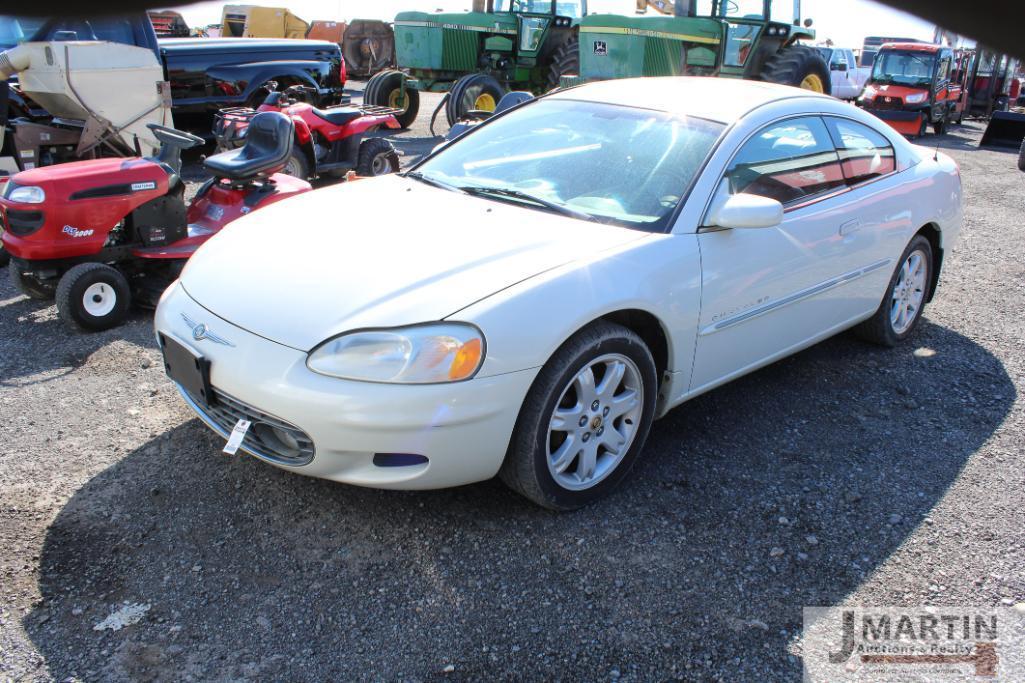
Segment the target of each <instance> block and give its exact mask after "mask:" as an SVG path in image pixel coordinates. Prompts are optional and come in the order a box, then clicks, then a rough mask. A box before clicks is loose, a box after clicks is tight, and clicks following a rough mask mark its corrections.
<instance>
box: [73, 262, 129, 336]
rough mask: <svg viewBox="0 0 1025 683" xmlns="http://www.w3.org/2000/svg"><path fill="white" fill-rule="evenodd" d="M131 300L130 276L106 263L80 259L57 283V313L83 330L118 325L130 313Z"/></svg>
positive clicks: (95, 330) (90, 330)
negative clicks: (128, 277)
mask: <svg viewBox="0 0 1025 683" xmlns="http://www.w3.org/2000/svg"><path fill="white" fill-rule="evenodd" d="M131 302H132V293H131V289H130V288H129V286H128V280H127V279H125V276H124V275H123V274H122V273H121V271H120V270H118V269H117V268H114V267H112V266H108V265H106V264H104V263H80V264H78V265H77V266H75V267H74V268H72V269H71V270H69V271H68V272H67V273H65V274H64V277H62V278H61V281H60V284H58V285H57V313H58V314H59V315H60V318H61V320H63V321H64V322H65V323H66V324H67V325H68V326H70V327H71V328H73V329H76V330H79V331H82V332H100V331H102V330H109V329H110V328H112V327H117V326H118V325H120V324H121V323H123V322H124V321H125V318H127V317H128V309H129V306H130V305H131Z"/></svg>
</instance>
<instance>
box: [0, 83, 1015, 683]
mask: <svg viewBox="0 0 1025 683" xmlns="http://www.w3.org/2000/svg"><path fill="white" fill-rule="evenodd" d="M428 101H436V100H433V99H432V98H428ZM424 109H425V113H424V116H423V117H422V119H423V120H422V121H421V123H420V124H418V126H417V128H416V129H415V130H414V131H412V132H411V133H407V134H404V135H402V136H401V137H399V138H398V140H397V142H398V144H399V146H400V148H401V149H402V151H403V152H404V154H405V155H406V157H405V158H406V161H409V160H411V159H412V158H413V157H414V156H415V155H416V154H418V153H420V152H422V151H424V150H426V149H430V148H431V147H432V146H433V144H436V140H434V139H432V138H431V137H430V136H429V134H428V133H427V132H426V119H427V116H428V115H429V113H430V111H428V110H429V109H430V107H429V105H427V104H426V103H425V107H424ZM980 134H981V128H980V127H979V126H978V124H973V125H967V126H965V127H961V128H955V129H954V131H953V133H952V134H950V135H948V136H946V137H944V138H942V139H941V140H940V141H939V142H940V144H941V146H942V147H943V148H945V149H947V150H949V151H950V152H951V153H952V154H953V155H954V157H955V158H956V159H957V160H958V162H959V163H960V164H961V168H962V171H963V175H964V181H965V186H966V191H967V202H966V203H967V225H966V228H965V232H964V241H963V243H962V245H961V246H960V247H959V248H958V249H957V250H956V251H955V252H954V253H953V254H951V255H950V256H949V257H948V261H947V265H946V269H945V271H944V276H943V282H942V286H941V289H940V292H939V295H938V298H937V300H936V301H935V302H934V303H933V305H932V306H931V307H930V308H929V309H928V310H927V319H926V320H925V321H924V323H923V325H922V326H921V328H920V331H919V332H918V333H917V335H916V336H915V338H914V339H913V340H912V342H911V343H909V344H907V345H905V346H902V347H900V348H898V349H894V350H883V349H879V348H875V347H871V346H867V345H865V344H863V343H860V342H859V341H857V340H855V339H854V338H853V337H852V336H850V335H841V336H839V337H837V338H835V339H832V340H830V341H827V342H825V343H822V344H820V345H818V346H816V347H814V348H812V349H810V350H808V351H805V352H803V353H801V354H799V355H797V356H795V357H793V358H790V359H788V360H785V361H782V362H780V363H777V364H775V365H773V366H771V367H769V368H766V369H764V370H762V371H760V372H758V373H755V374H754V375H751V376H748V377H747V378H744V379H741V380H738V381H736V382H734V383H733V384H731V385H729V386H727V387H725V388H722V389H719V390H717V391H715V392H713V393H711V394H708V395H705V396H703V397H701V398H698V399H696V400H694V401H692V402H690V403H688V404H686V405H685V406H683V407H681V408H678V409H677V410H675V411H673V412H672V413H671V414H670V415H669V416H668V417H666V418H665V419H664V420H662V421H660V422H658V423H656V425H655V427H654V429H653V431H652V435H651V439H650V441H649V444H648V447H647V449H646V452H645V457H644V458H643V461H642V463H641V464H640V465H639V466H638V468H637V470H636V471H635V472H634V475H633V476H632V478H631V479H630V480H629V481H628V482H627V484H626V485H625V486H624V487H623V488H622V489H621V491H620V492H618V493H617V494H616V495H614V496H612V497H611V498H609V499H608V500H606V501H604V502H603V503H601V504H598V505H595V506H593V507H591V508H589V509H586V510H583V511H580V512H577V513H573V514H561V515H560V514H552V513H549V512H546V511H543V510H540V509H538V508H536V507H533V506H532V505H530V504H529V503H527V502H526V501H525V500H523V499H521V498H519V497H518V496H516V495H514V494H512V493H510V492H509V491H507V490H506V489H505V488H504V487H503V486H502V485H500V484H499V483H497V482H487V483H483V484H479V485H474V486H467V487H463V488H459V489H454V490H447V491H438V492H427V493H404V492H382V491H373V490H365V489H359V488H353V487H349V486H344V485H337V484H332V483H329V482H324V481H317V480H313V479H307V478H303V477H299V476H295V475H291V474H288V473H285V472H282V471H280V470H277V469H275V468H273V467H270V466H267V465H264V464H262V463H260V462H258V461H256V460H254V459H252V458H249V457H244V456H242V457H226V456H223V455H220V454H219V449H220V445H221V444H220V442H219V441H218V439H216V438H214V436H213V435H212V434H211V433H210V432H209V431H208V430H207V429H206V428H205V427H203V426H202V425H201V424H200V423H199V421H198V420H196V419H194V418H193V417H192V414H191V413H190V412H189V410H187V409H186V407H185V406H184V404H183V403H182V402H181V401H180V400H179V399H178V397H177V395H176V394H175V392H174V391H173V390H172V388H171V386H170V385H169V383H168V381H167V380H166V379H165V377H164V375H163V373H162V370H161V365H160V362H159V356H158V352H157V350H156V348H155V346H154V342H153V339H152V332H151V327H150V318H149V316H148V315H146V314H145V313H142V312H140V313H137V314H136V315H135V316H134V318H133V319H132V321H131V322H130V324H128V325H126V326H125V327H123V328H120V329H117V330H114V331H110V332H106V333H101V334H94V335H73V334H69V333H68V332H67V331H66V330H65V329H64V328H63V327H62V326H61V324H60V323H59V321H58V320H57V319H56V315H55V310H54V308H53V307H49V306H46V305H40V304H39V303H37V302H33V301H30V300H28V299H26V298H24V297H22V296H20V295H18V294H16V293H15V292H14V290H12V289H11V287H10V286H9V285H8V284H7V278H6V277H3V278H0V330H2V336H0V547H3V548H4V549H5V550H4V552H3V553H2V554H0V578H2V580H0V680H61V681H63V680H67V679H75V680H84V681H94V680H145V681H151V680H152V681H178V680H205V681H206V680H209V681H229V680H230V681H234V680H250V679H252V680H286V679H287V680H296V681H299V680H360V679H375V680H386V679H396V680H421V681H431V680H442V679H451V680H472V679H476V680H481V679H488V680H494V679H509V680H527V679H535V680H536V679H541V678H544V679H551V680H617V679H619V680H637V681H640V680H667V679H680V680H688V681H711V680H724V681H777V680H779V681H783V680H796V679H798V678H799V676H800V660H799V659H798V658H797V657H796V656H794V655H793V654H792V653H793V652H794V639H795V638H796V636H797V635H798V634H799V631H800V628H801V608H802V607H803V606H806V605H831V604H837V603H840V602H844V601H850V602H852V603H854V602H860V603H866V604H877V605H882V604H905V605H918V604H922V603H932V604H941V605H955V604H979V605H999V604H1001V603H1002V601H1003V602H1004V603H1005V604H1007V603H1011V604H1014V603H1020V602H1022V601H1025V576H1023V569H1022V568H1023V567H1025V539H1023V536H1022V529H1023V528H1025V524H1023V523H1025V496H1023V490H1025V488H1023V484H1025V482H1023V471H1025V468H1023V467H1022V462H1021V444H1022V443H1023V440H1025V417H1023V405H1025V403H1023V401H1022V399H1021V398H1020V396H1019V394H1020V392H1021V390H1022V389H1023V384H1025V368H1023V359H1025V353H1023V351H1025V341H1023V340H1025V322H1023V317H1022V315H1021V311H1022V309H1023V308H1025V285H1023V282H1025V279H1023V275H1025V265H1023V264H1025V240H1022V236H1021V230H1022V222H1021V216H1022V210H1023V208H1025V207H1023V202H1022V194H1023V192H1022V191H1023V183H1025V175H1022V174H1020V173H1019V172H1018V171H1016V170H1015V168H1014V165H1015V159H1014V156H1013V155H1012V154H1010V153H1005V152H997V151H988V150H979V149H978V148H977V146H976V145H977V142H978V139H979V136H980ZM932 139H933V138H930V140H932ZM342 219H344V214H343V218H342ZM98 627H103V628H98Z"/></svg>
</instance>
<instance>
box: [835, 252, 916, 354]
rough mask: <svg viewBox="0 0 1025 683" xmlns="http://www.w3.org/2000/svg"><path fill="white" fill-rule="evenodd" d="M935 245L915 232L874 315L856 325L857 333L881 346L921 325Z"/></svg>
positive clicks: (899, 340)
mask: <svg viewBox="0 0 1025 683" xmlns="http://www.w3.org/2000/svg"><path fill="white" fill-rule="evenodd" d="M932 264H933V253H932V245H931V244H929V240H927V239H925V238H924V237H922V236H921V235H916V236H915V237H914V239H912V240H911V244H909V245H908V247H907V249H905V250H904V254H903V255H902V256H901V258H900V261H899V262H898V264H897V270H896V272H894V274H893V277H891V278H890V286H889V287H887V289H886V296H884V297H883V301H882V303H881V304H879V310H877V311H876V313H875V315H873V316H872V317H871V318H869V319H868V320H866V321H865V322H863V323H861V324H860V325H859V326H857V327H856V328H854V332H855V334H857V335H858V336H859V337H861V338H862V339H864V340H866V341H870V342H873V343H875V344H879V345H881V346H896V345H897V344H898V343H900V342H902V341H904V340H905V339H907V338H908V337H909V336H911V333H912V332H914V330H915V328H916V327H917V326H918V322H919V321H920V320H921V319H922V311H923V310H925V302H926V301H928V300H929V289H930V287H931V286H932Z"/></svg>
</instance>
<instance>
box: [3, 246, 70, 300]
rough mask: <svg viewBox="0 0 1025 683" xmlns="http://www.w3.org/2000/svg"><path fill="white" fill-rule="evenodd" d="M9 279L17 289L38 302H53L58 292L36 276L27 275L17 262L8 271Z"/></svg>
mask: <svg viewBox="0 0 1025 683" xmlns="http://www.w3.org/2000/svg"><path fill="white" fill-rule="evenodd" d="M5 254H6V252H5ZM7 277H8V278H9V279H10V281H11V284H12V285H14V288H15V289H17V290H18V291H19V292H21V293H22V294H24V295H25V296H27V297H28V298H30V299H35V300H36V301H51V300H53V297H54V295H55V294H56V292H57V288H56V287H54V286H53V285H52V284H49V283H43V282H40V281H39V280H37V279H36V278H35V277H34V276H32V275H29V274H27V273H25V272H24V269H23V268H21V267H20V266H19V264H18V262H17V261H15V262H13V263H11V265H10V267H9V268H8V269H7Z"/></svg>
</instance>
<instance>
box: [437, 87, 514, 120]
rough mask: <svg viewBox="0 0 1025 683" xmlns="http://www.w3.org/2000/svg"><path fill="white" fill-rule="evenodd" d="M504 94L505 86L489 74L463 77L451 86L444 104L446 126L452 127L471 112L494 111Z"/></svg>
mask: <svg viewBox="0 0 1025 683" xmlns="http://www.w3.org/2000/svg"><path fill="white" fill-rule="evenodd" d="M506 92H507V91H506V89H505V86H503V85H502V84H501V83H499V82H498V79H497V78H495V77H494V76H491V75H489V74H467V75H466V76H463V77H462V78H460V79H459V80H458V81H456V82H455V85H453V86H452V91H451V92H450V93H449V94H448V102H446V103H445V117H446V118H447V119H448V125H449V126H454V125H455V124H456V122H457V121H459V120H460V119H461V118H463V117H464V116H466V114H467V113H468V112H471V111H494V110H495V107H497V106H498V103H499V102H500V101H501V100H502V97H504V96H505V93H506Z"/></svg>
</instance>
